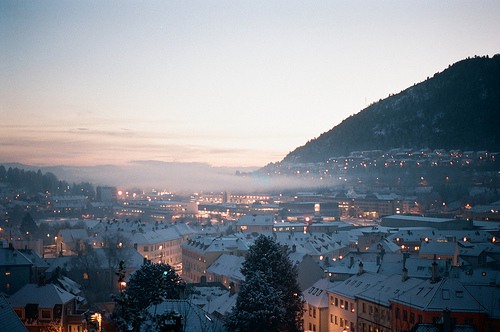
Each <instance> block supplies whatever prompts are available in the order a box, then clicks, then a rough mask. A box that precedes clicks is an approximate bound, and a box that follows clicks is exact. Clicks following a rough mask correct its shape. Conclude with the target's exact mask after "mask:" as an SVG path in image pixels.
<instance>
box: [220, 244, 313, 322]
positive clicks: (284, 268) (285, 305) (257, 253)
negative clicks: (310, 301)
mask: <svg viewBox="0 0 500 332" xmlns="http://www.w3.org/2000/svg"><path fill="white" fill-rule="evenodd" d="M288 253H289V250H288V247H286V246H282V245H280V244H278V243H276V242H275V241H274V240H273V239H272V238H271V237H266V236H264V235H261V236H259V237H258V238H257V240H256V241H255V243H254V245H253V246H252V247H251V248H250V250H249V252H248V255H247V257H246V260H245V262H244V263H243V266H242V269H241V272H242V274H243V275H244V276H245V282H244V283H243V284H242V286H241V291H240V293H239V294H238V298H237V300H236V306H235V308H233V310H232V311H231V312H230V313H229V314H228V316H227V317H226V327H227V328H228V329H229V330H230V331H239V332H245V331H271V332H272V331H276V332H280V331H283V332H284V331H287V332H292V331H301V330H302V313H303V310H304V309H303V307H304V303H303V301H302V298H301V292H300V287H299V284H298V282H297V267H296V266H295V265H294V264H293V263H292V261H291V260H290V259H289V257H288Z"/></svg>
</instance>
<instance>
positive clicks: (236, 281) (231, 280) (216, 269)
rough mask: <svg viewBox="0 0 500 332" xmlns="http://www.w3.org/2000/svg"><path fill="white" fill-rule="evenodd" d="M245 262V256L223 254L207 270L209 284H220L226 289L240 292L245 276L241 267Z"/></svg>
mask: <svg viewBox="0 0 500 332" xmlns="http://www.w3.org/2000/svg"><path fill="white" fill-rule="evenodd" d="M244 261H245V257H243V256H235V255H228V254H222V255H221V256H220V257H219V258H217V260H216V261H214V262H213V263H212V264H211V265H210V267H209V268H208V269H207V281H208V282H214V281H215V282H220V283H222V284H223V285H224V286H226V288H230V287H234V289H233V290H234V291H236V292H237V291H239V289H240V286H241V283H242V282H243V281H244V280H245V276H243V274H241V266H242V264H243V262H244Z"/></svg>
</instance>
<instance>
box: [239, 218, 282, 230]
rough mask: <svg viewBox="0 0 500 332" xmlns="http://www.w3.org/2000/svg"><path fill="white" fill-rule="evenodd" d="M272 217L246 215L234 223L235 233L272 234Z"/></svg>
mask: <svg viewBox="0 0 500 332" xmlns="http://www.w3.org/2000/svg"><path fill="white" fill-rule="evenodd" d="M273 225H274V217H273V216H272V215H248V216H243V217H241V218H240V219H239V220H238V221H237V222H236V231H237V232H242V233H254V232H255V233H269V232H272V230H273Z"/></svg>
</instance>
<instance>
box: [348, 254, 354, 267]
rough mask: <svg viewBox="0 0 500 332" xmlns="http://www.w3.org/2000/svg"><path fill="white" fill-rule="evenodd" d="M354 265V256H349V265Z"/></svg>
mask: <svg viewBox="0 0 500 332" xmlns="http://www.w3.org/2000/svg"><path fill="white" fill-rule="evenodd" d="M353 265H354V256H351V257H350V258H349V267H351V266H353Z"/></svg>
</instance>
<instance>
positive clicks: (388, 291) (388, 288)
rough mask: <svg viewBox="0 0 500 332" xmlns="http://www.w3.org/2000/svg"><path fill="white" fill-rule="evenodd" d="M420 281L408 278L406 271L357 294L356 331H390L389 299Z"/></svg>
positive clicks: (390, 310) (390, 312)
mask: <svg viewBox="0 0 500 332" xmlns="http://www.w3.org/2000/svg"><path fill="white" fill-rule="evenodd" d="M420 283H422V280H421V279H410V278H408V277H407V271H406V270H403V275H398V274H395V275H392V276H390V277H387V278H386V279H385V280H383V281H381V282H380V283H379V284H377V285H374V286H373V287H370V288H368V289H366V290H365V291H363V292H361V293H359V294H358V295H357V312H358V324H357V331H358V332H370V331H377V332H390V331H392V309H391V303H390V302H389V300H390V299H392V298H393V297H398V296H400V295H401V294H403V293H404V292H405V291H406V290H408V289H411V288H413V287H415V286H416V285H418V284H420Z"/></svg>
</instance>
